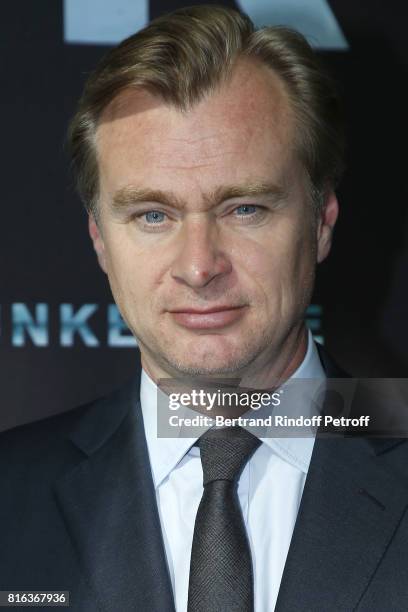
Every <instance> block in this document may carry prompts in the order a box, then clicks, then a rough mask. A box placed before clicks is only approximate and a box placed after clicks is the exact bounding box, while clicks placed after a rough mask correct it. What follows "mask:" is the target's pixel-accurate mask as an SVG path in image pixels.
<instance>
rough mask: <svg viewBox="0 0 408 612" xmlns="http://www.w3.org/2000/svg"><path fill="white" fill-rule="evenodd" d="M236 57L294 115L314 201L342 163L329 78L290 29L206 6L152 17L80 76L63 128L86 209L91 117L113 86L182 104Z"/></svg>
mask: <svg viewBox="0 0 408 612" xmlns="http://www.w3.org/2000/svg"><path fill="white" fill-rule="evenodd" d="M243 57H247V58H251V59H254V60H257V61H259V62H261V63H262V64H264V65H266V66H268V67H269V68H271V69H272V70H273V71H274V72H275V73H276V74H278V75H279V76H280V78H281V80H282V82H283V83H284V86H285V87H286V90H287V92H288V95H289V99H290V101H291V104H292V108H293V111H294V115H295V118H296V121H297V128H298V129H297V134H298V142H296V143H295V145H296V147H297V152H298V154H299V156H300V159H301V161H302V163H303V164H304V167H305V169H306V171H307V174H308V176H309V179H310V187H311V193H312V198H313V202H314V204H315V206H316V208H319V207H320V205H321V203H322V201H323V195H324V193H325V191H326V190H327V188H335V186H336V185H337V182H338V180H339V178H340V176H341V173H342V170H343V157H344V127H343V117H342V112H341V106H340V103H339V99H338V96H337V93H336V90H335V86H334V84H333V81H332V79H331V78H330V77H329V76H328V74H327V73H326V72H325V70H324V69H323V68H322V66H321V64H320V62H319V60H318V58H317V56H316V54H315V53H314V51H313V50H312V48H311V47H310V45H309V44H308V42H307V41H306V39H305V38H304V37H303V36H302V35H301V34H299V33H298V32H296V31H294V30H291V29H289V28H284V27H263V28H260V29H255V27H254V25H253V23H252V21H251V20H250V19H249V17H248V16H247V15H245V14H242V13H239V12H237V11H235V10H232V9H229V8H226V7H221V6H213V5H211V6H195V7H190V8H184V9H180V10H177V11H174V12H173V13H170V14H168V15H164V16H161V17H159V18H157V19H155V20H154V21H152V22H151V23H150V24H149V25H148V26H147V27H145V28H144V29H142V30H140V31H139V32H137V33H136V34H134V35H132V36H130V37H129V38H127V39H126V40H124V41H123V42H122V43H121V44H119V45H118V46H117V47H115V48H114V49H112V50H111V51H109V52H108V54H107V55H106V56H105V57H104V58H103V59H102V61H101V62H100V63H99V65H98V66H97V68H96V70H95V71H94V72H93V73H92V74H91V76H90V77H89V78H88V80H87V82H86V84H85V88H84V92H83V95H82V97H81V99H80V102H79V105H78V109H77V112H76V114H75V116H74V118H73V119H72V121H71V124H70V127H69V132H68V145H69V149H70V153H71V159H72V165H73V169H74V172H75V174H76V181H77V188H78V191H79V194H80V197H81V199H82V200H83V202H84V204H85V207H86V208H87V210H88V211H89V212H90V213H93V214H94V215H96V213H97V201H98V195H99V193H98V191H99V175H98V162H97V156H96V150H95V132H96V129H97V127H98V121H99V119H100V117H101V114H102V113H103V111H104V110H105V109H106V107H107V106H108V105H109V103H110V102H111V101H112V100H113V99H114V98H116V96H117V95H118V94H119V93H121V92H122V91H123V90H124V89H127V88H129V87H142V88H145V89H147V90H149V91H151V92H153V93H155V94H159V95H160V96H161V97H162V99H163V100H164V101H165V102H166V103H168V104H172V105H174V106H176V107H177V108H179V109H181V110H188V109H189V108H191V107H192V106H193V105H194V104H196V103H197V102H198V101H200V100H201V99H202V98H203V96H204V95H206V94H208V93H210V92H211V91H213V90H214V89H215V88H216V87H217V86H218V85H220V84H221V83H222V82H224V81H225V80H227V79H228V78H229V77H230V75H231V72H232V70H233V67H234V64H235V63H236V61H237V60H238V59H239V58H243Z"/></svg>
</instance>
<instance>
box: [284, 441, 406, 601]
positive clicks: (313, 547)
mask: <svg viewBox="0 0 408 612" xmlns="http://www.w3.org/2000/svg"><path fill="white" fill-rule="evenodd" d="M400 450H401V445H400V446H397V447H396V448H394V450H390V451H389V452H387V453H383V454H380V455H376V454H375V452H374V450H373V448H372V447H371V445H370V443H369V442H367V441H364V440H362V439H345V438H343V439H326V440H324V439H321V438H320V439H318V440H317V441H316V444H315V449H314V453H313V457H312V462H311V465H310V468H309V474H308V477H307V480H306V485H305V489H304V493H303V497H302V502H301V506H300V510H299V515H298V519H297V522H296V526H295V530H294V533H293V538H292V542H291V546H290V550H289V554H288V558H287V562H286V565H285V570H284V574H283V578H282V583H281V589H280V592H279V598H278V603H277V606H276V610H277V611H279V612H283V611H286V610H288V611H289V610H290V611H291V612H292V611H293V610H326V609H332V610H352V609H355V607H356V605H357V604H358V602H359V600H360V598H361V597H362V596H363V594H364V591H365V589H366V588H367V586H368V584H369V582H370V580H371V578H372V576H373V574H374V573H375V571H376V569H377V566H378V564H379V563H380V561H381V558H382V556H383V554H384V552H385V550H386V548H387V546H388V544H389V543H390V541H391V539H392V537H393V535H394V532H395V530H396V528H397V526H398V523H399V521H400V519H401V517H402V515H403V513H404V511H405V509H406V507H407V505H408V492H407V488H406V485H405V484H404V482H403V481H402V479H401V480H400V479H399V478H398V477H396V476H395V474H398V472H399V469H398V464H400V462H401V461H402V459H401V456H399V451H400ZM393 462H394V463H395V464H394V465H393ZM329 604H330V605H329Z"/></svg>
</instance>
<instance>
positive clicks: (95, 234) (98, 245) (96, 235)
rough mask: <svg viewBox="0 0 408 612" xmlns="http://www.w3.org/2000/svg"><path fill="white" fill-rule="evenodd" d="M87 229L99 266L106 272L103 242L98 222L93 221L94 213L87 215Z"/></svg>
mask: <svg viewBox="0 0 408 612" xmlns="http://www.w3.org/2000/svg"><path fill="white" fill-rule="evenodd" d="M88 229H89V235H90V237H91V239H92V242H93V247H94V249H95V253H96V255H97V257H98V262H99V265H100V266H101V268H102V270H103V271H104V272H105V274H107V266H106V253H105V244H104V242H103V238H102V234H101V230H100V229H99V227H98V224H97V222H96V221H95V217H94V215H92V214H91V215H89V217H88Z"/></svg>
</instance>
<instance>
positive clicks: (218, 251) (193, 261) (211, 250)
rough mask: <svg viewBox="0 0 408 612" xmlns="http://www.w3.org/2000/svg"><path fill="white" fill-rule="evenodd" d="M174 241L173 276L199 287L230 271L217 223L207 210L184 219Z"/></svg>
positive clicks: (195, 287) (193, 286) (229, 263)
mask: <svg viewBox="0 0 408 612" xmlns="http://www.w3.org/2000/svg"><path fill="white" fill-rule="evenodd" d="M177 240H178V245H177V246H178V250H177V256H176V258H175V260H174V262H173V265H172V269H171V274H172V277H173V278H174V279H176V280H178V281H181V282H183V283H185V284H186V285H189V286H190V287H192V288H194V289H199V288H201V287H205V286H206V285H208V284H209V283H210V282H211V281H212V280H214V279H215V278H217V277H220V276H222V275H224V274H227V273H228V272H229V271H230V270H231V262H230V261H229V259H228V257H227V256H226V254H225V253H224V252H223V251H222V245H221V240H220V233H219V231H218V229H217V227H216V223H215V221H214V220H213V219H211V218H209V216H208V215H207V213H197V214H196V215H194V217H193V218H191V219H185V220H184V222H183V227H182V228H181V230H180V233H179V234H178V236H177Z"/></svg>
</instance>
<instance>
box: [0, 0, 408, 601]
mask: <svg viewBox="0 0 408 612" xmlns="http://www.w3.org/2000/svg"><path fill="white" fill-rule="evenodd" d="M70 144H71V150H72V155H73V162H74V167H75V169H76V171H77V173H78V185H79V190H80V193H81V195H82V197H83V199H84V202H85V204H86V206H87V208H88V211H89V231H90V235H91V238H92V240H93V244H94V248H95V251H96V254H97V257H98V260H99V263H100V265H101V267H102V269H103V270H104V271H105V272H106V274H107V276H108V279H109V282H110V285H111V288H112V292H113V295H114V297H115V300H116V302H117V304H118V306H119V308H120V311H121V313H122V315H123V317H124V319H125V320H126V322H127V324H128V325H129V328H130V329H131V330H132V332H133V333H134V335H135V337H136V338H137V341H138V345H139V347H140V359H141V368H142V371H141V372H140V370H139V371H138V373H137V376H136V378H135V380H134V381H133V382H132V384H131V385H130V386H128V387H126V388H124V389H122V390H120V391H118V392H117V393H115V394H112V395H111V396H109V397H107V398H105V399H102V400H99V401H96V402H94V403H92V404H90V405H87V406H84V407H80V408H78V409H76V410H73V411H71V412H69V413H66V414H64V415H62V416H57V417H53V418H51V419H46V420H44V421H41V422H39V423H35V424H33V425H28V426H25V427H22V428H18V429H16V430H13V431H10V432H6V433H5V434H3V435H2V437H1V445H0V449H1V450H0V452H1V459H2V461H1V465H2V468H1V469H2V484H3V487H2V490H3V501H2V509H1V517H2V523H1V524H2V525H4V529H3V532H2V552H1V555H0V570H1V571H0V586H1V589H3V590H26V591H27V590H32V591H33V590H36V591H38V590H41V591H44V590H46V591H53V590H54V591H55V590H58V591H61V590H67V591H68V590H69V591H70V604H71V607H72V609H73V610H84V611H86V612H92V611H93V610H109V611H112V612H113V611H115V612H116V611H119V610H124V611H130V610H154V611H156V610H157V611H167V610H174V609H176V610H178V611H184V610H189V612H193V611H201V610H202V611H204V610H213V611H215V610H220V611H221V610H222V611H224V610H225V611H229V610H242V611H244V610H245V611H247V610H248V611H249V610H253V609H255V610H256V611H257V612H259V611H263V612H266V611H269V610H273V609H276V610H280V611H283V610H286V611H293V610H354V609H359V610H366V611H368V610H370V611H372V610H384V609H392V610H404V609H406V606H407V602H408V589H407V586H406V584H407V583H406V582H405V581H404V578H406V577H407V575H406V574H407V570H406V561H407V552H406V551H407V546H406V545H407V543H408V541H407V534H408V532H407V521H406V519H405V518H404V512H405V510H406V508H407V504H408V488H407V479H406V476H407V461H406V459H407V450H406V445H405V444H397V442H396V441H384V442H378V441H377V442H376V443H375V444H374V443H373V442H369V441H366V440H363V439H348V440H345V439H332V440H324V439H321V438H318V439H317V440H316V442H315V443H314V439H313V438H308V439H295V438H294V439H286V440H276V439H273V438H269V439H268V438H257V437H256V436H254V435H253V434H252V433H250V432H248V431H246V430H245V429H243V428H240V427H238V428H230V433H226V430H228V428H224V429H222V430H218V431H217V430H214V428H207V430H206V432H205V433H204V434H203V435H202V436H201V437H200V439H198V440H197V439H195V438H194V437H190V438H183V437H174V438H162V437H159V436H158V435H157V429H156V425H157V424H156V419H157V405H156V398H157V383H158V382H159V380H160V379H162V378H169V377H170V378H174V379H177V378H180V377H183V376H189V377H190V378H192V379H193V380H196V381H198V382H200V381H203V380H204V379H205V380H207V379H208V377H211V378H213V379H215V380H217V379H221V378H222V379H224V378H233V379H239V380H240V381H241V384H242V385H243V386H244V387H251V388H268V386H271V383H272V381H280V382H282V383H285V381H288V380H293V379H295V378H317V379H322V378H323V377H325V376H341V373H340V372H339V371H338V370H337V369H336V367H335V366H334V365H333V364H332V363H331V361H330V359H329V358H328V357H327V356H326V355H325V354H324V352H323V351H322V350H321V349H320V356H319V351H318V349H317V347H316V345H314V343H313V342H312V340H311V337H310V334H308V333H307V331H306V328H305V324H304V314H305V310H306V307H307V305H308V304H309V301H310V298H311V293H312V289H313V281H314V273H315V266H316V263H319V262H321V261H322V260H324V259H325V258H326V257H327V255H328V253H329V251H330V246H331V240H332V232H333V228H334V225H335V222H336V218H337V214H338V203H337V199H336V196H335V192H334V189H335V186H336V183H337V181H338V179H339V177H340V174H341V168H342V154H343V133H342V121H341V114H340V110H339V105H338V102H337V99H336V96H335V93H334V90H333V87H332V84H331V81H330V79H329V78H328V77H327V76H326V75H325V74H324V72H323V71H322V70H321V68H320V67H319V65H318V63H317V60H316V58H315V56H314V54H313V52H312V51H311V49H310V48H309V46H308V45H307V43H306V42H305V41H304V39H303V38H302V37H301V36H300V35H298V34H296V33H294V32H291V31H289V30H286V29H280V28H264V29H261V30H259V31H254V28H253V26H252V24H251V22H250V21H249V19H248V18H247V17H246V16H245V15H241V14H238V13H236V12H234V11H232V10H229V9H226V8H216V7H195V8H192V9H185V10H180V11H177V12H175V13H173V14H171V15H168V16H165V17H163V18H161V19H158V20H156V21H154V22H153V23H152V24H150V26H149V27H147V28H146V29H145V30H143V31H141V32H139V33H138V34H136V35H134V36H132V37H130V38H129V39H128V40H127V41H124V42H123V43H122V44H121V45H119V47H117V48H116V49H113V50H112V51H111V52H110V53H109V54H108V55H107V56H106V58H105V59H104V60H103V61H102V63H101V64H100V65H99V66H98V68H97V69H96V71H95V73H94V74H93V75H92V76H91V77H90V79H89V81H88V83H87V86H86V88H85V92H84V95H83V98H82V100H81V102H80V105H79V108H78V112H77V114H76V116H75V118H74V120H73V122H72V125H71V129H70ZM304 408H305V411H308V409H309V407H308V406H305V407H304ZM214 432H215V433H214ZM220 432H221V433H220ZM225 450H227V453H225ZM241 451H242V452H241ZM386 451H387V452H386ZM232 464H236V465H235V468H236V469H235V468H234V469H235V472H234V474H232V472H231V475H230V469H231V470H232V469H233V467H234V466H233V465H232ZM220 470H221V471H220ZM223 470H224V471H223ZM227 472H228V473H227ZM214 474H218V475H216V476H214ZM220 474H221V475H220ZM231 483H232V484H233V486H230V484H231ZM203 484H204V487H203ZM295 523H296V525H295ZM404 564H405V565H404Z"/></svg>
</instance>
